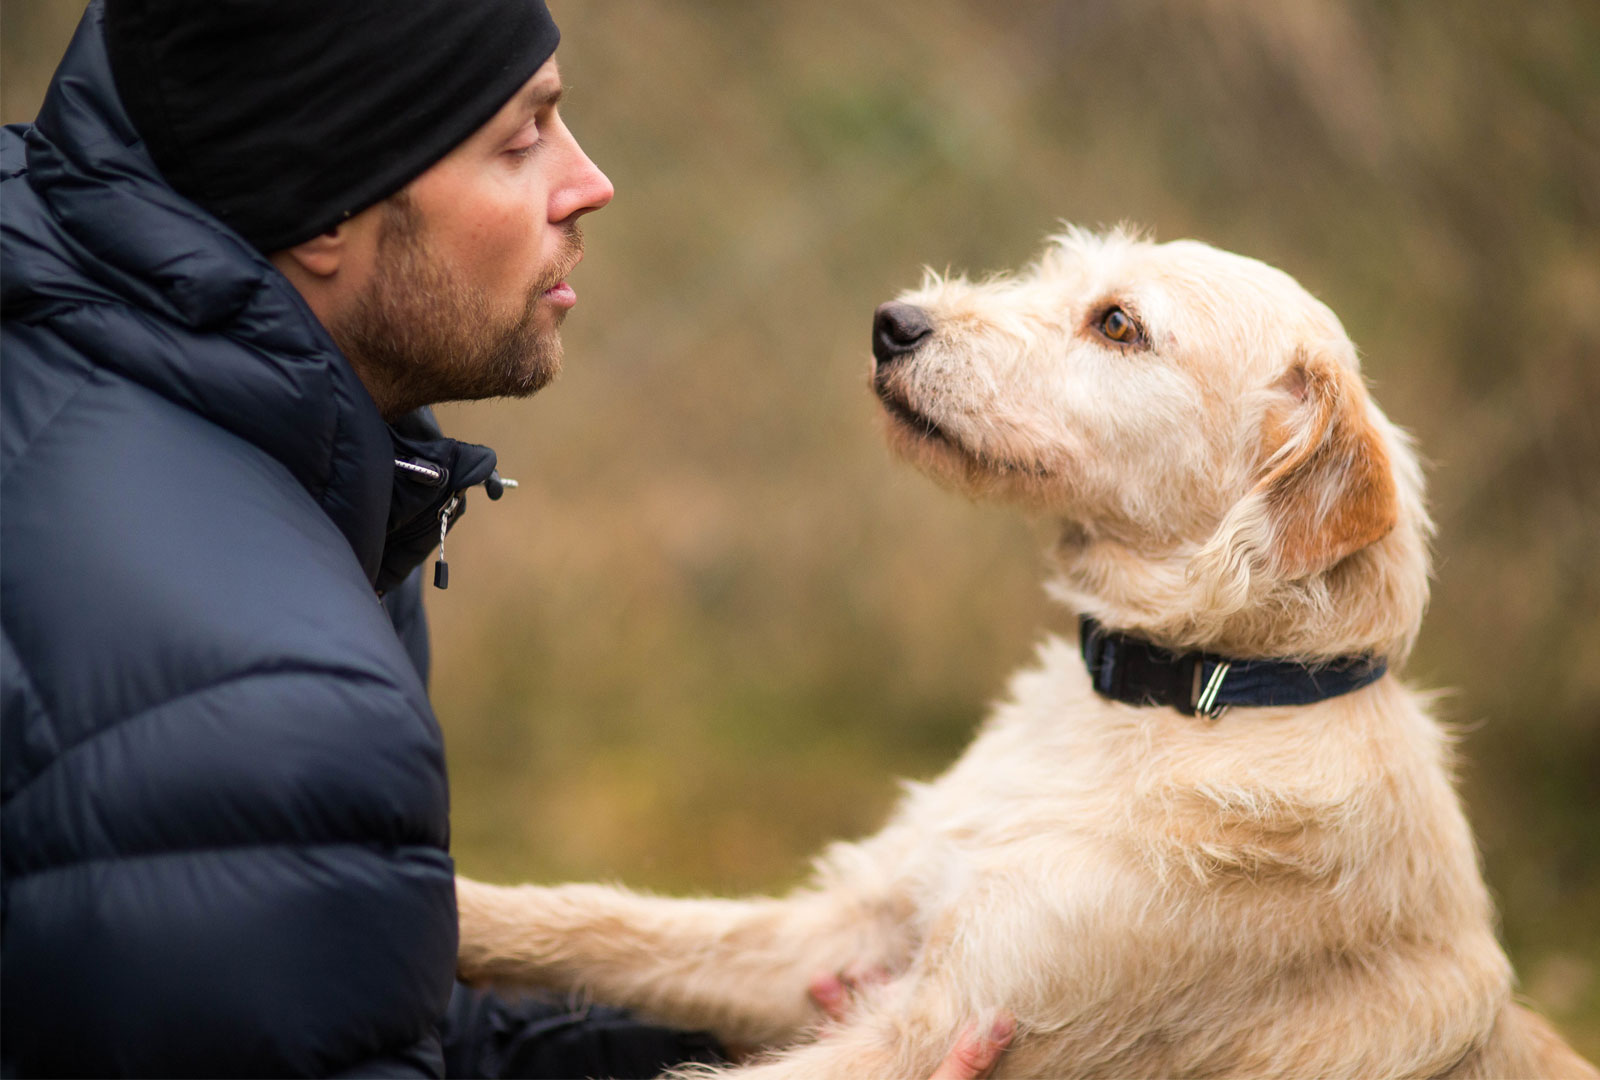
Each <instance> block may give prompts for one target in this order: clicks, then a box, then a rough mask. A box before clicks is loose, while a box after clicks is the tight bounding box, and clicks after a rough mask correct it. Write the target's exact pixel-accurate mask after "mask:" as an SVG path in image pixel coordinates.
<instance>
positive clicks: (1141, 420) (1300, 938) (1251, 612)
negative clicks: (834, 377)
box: [458, 231, 1597, 1080]
mask: <svg viewBox="0 0 1600 1080" xmlns="http://www.w3.org/2000/svg"><path fill="white" fill-rule="evenodd" d="M901 299H902V301H904V302H906V303H909V304H913V305H916V306H918V307H920V308H921V309H923V311H924V312H925V313H926V315H927V317H928V319H929V321H930V323H931V326H932V333H931V335H930V336H928V337H927V338H926V340H924V341H923V342H921V343H920V345H919V346H918V347H917V348H916V349H915V351H914V352H911V353H910V354H908V355H906V356H903V357H900V358H898V359H897V360H895V361H894V362H893V363H885V364H881V365H879V366H878V368H877V370H876V372H875V375H874V380H873V384H874V389H875V390H876V391H877V393H878V394H879V396H880V398H881V399H882V400H883V402H884V405H885V414H886V416H888V417H889V425H890V430H891V437H892V440H893V442H894V444H895V446H896V448H897V449H898V450H899V451H900V452H901V453H902V454H903V455H904V456H906V457H907V458H909V459H910V460H912V461H913V462H915V463H917V464H918V465H920V466H921V467H922V468H924V469H925V470H927V471H929V472H930V473H933V474H934V475H935V476H938V477H940V478H943V479H945V480H948V481H950V482H953V483H954V484H955V485H957V486H959V487H961V488H963V489H965V490H968V491H970V492H973V493H975V494H978V495H982V496H985V497H997V498H1000V499H1003V500H1007V501H1011V502H1016V503H1020V504H1022V505H1023V506H1024V507H1026V508H1028V509H1030V510H1032V511H1035V512H1039V513H1042V514H1044V515H1047V516H1048V517H1049V518H1050V519H1051V520H1053V521H1056V522H1059V525H1060V529H1059V535H1060V538H1061V539H1060V542H1059V544H1058V546H1057V550H1056V553H1055V554H1056V557H1057V562H1058V565H1059V577H1058V579H1057V581H1056V582H1055V583H1054V586H1053V587H1054V589H1055V591H1056V593H1057V594H1058V595H1059V597H1060V598H1061V599H1062V600H1063V601H1064V602H1065V603H1067V604H1068V605H1070V606H1071V607H1072V608H1073V609H1075V610H1076V611H1079V612H1085V613H1088V614H1092V615H1093V616H1095V617H1096V618H1097V619H1099V620H1100V621H1101V622H1102V623H1104V624H1105V625H1106V626H1108V627H1111V628H1114V629H1117V630H1121V631H1127V632H1133V633H1136V634H1140V635H1143V636H1145V637H1147V638H1149V639H1151V640H1153V641H1156V642H1158V643H1160V644H1163V645H1166V646H1169V647H1172V648H1175V649H1205V650H1207V651H1210V652H1214V653H1222V654H1226V655H1229V656H1234V657H1293V658H1299V659H1304V660H1310V661H1315V660H1319V659H1328V658H1332V657H1337V656H1345V655H1353V654H1370V655H1374V656H1380V657H1383V658H1386V659H1387V660H1388V661H1389V663H1390V665H1391V668H1393V667H1396V666H1398V665H1399V664H1400V663H1401V662H1402V661H1403V660H1404V658H1405V656H1406V653H1407V651H1408V650H1409V649H1410V647H1411V643H1412V640H1413V638H1414V637H1415V635H1416V632H1417V628H1418V624H1419V621H1420V619H1421V617H1422V611H1423V607H1424V605H1425V603H1426V600H1427V588H1428V554H1427V545H1428V538H1429V533H1430V530H1431V525H1430V523H1429V520H1428V516H1427V512H1426V510H1425V509H1424V505H1423V495H1422V478H1421V473H1420V470H1419V469H1418V467H1417V464H1416V460H1415V458H1414V456H1413V454H1412V451H1411V448H1410V446H1409V444H1408V442H1407V440H1406V438H1405V437H1404V436H1403V435H1402V434H1401V433H1400V432H1399V431H1398V430H1397V429H1396V428H1395V427H1394V426H1393V425H1391V424H1390V423H1389V421H1388V420H1386V419H1385V418H1384V416H1383V414H1382V413H1380V412H1379V411H1378V409H1377V407H1376V406H1375V405H1374V404H1373V403H1372V402H1371V401H1370V400H1369V398H1368V395H1367V392H1366V389H1365V387H1364V385H1363V383H1362V380H1361V377H1360V375H1359V374H1358V370H1357V362H1356V353H1355V350H1354V348H1353V347H1352V346H1351V344H1350V342H1349V340H1348V339H1347V338H1346V337H1345V334H1344V331H1343V329H1342V328H1341V327H1340V325H1339V322H1338V320H1337V319H1336V318H1335V317H1334V315H1333V313H1332V312H1330V311H1329V310H1328V309H1327V308H1326V307H1324V306H1323V305H1322V304H1320V303H1318V302H1317V301H1316V300H1314V299H1313V298H1312V297H1311V296H1309V295H1308V294H1307V293H1306V292H1305V291H1304V290H1302V289H1301V288H1300V287H1299V286H1298V285H1296V284H1295V282H1294V281H1292V280H1291V279H1290V278H1289V277H1288V276H1286V275H1284V274H1282V273H1280V272H1279V271H1277V270H1273V269H1271V268H1269V267H1267V266H1264V265H1262V264H1261V263H1259V262H1255V261H1253V260H1250V259H1245V258H1241V257H1238V256H1235V255H1229V254H1226V253H1224V252H1220V251H1217V250H1214V249H1212V248H1209V247H1207V246H1205V245H1203V244H1198V243H1193V242H1179V243H1171V244H1163V245H1156V244H1153V243H1148V242H1144V241H1141V240H1139V239H1137V238H1135V237H1132V236H1129V235H1127V234H1124V233H1113V234H1111V235H1109V236H1105V237H1095V236H1090V235H1087V234H1085V233H1081V232H1076V231H1074V232H1069V233H1067V234H1066V235H1065V236H1062V237H1058V238H1056V240H1055V241H1054V242H1053V243H1052V244H1051V245H1050V247H1049V248H1048V250H1047V251H1046V252H1045V254H1044V255H1043V257H1042V258H1041V259H1040V260H1039V262H1038V263H1037V264H1036V265H1035V266H1033V267H1032V268H1031V269H1030V270H1029V271H1027V272H1025V273H1023V274H1021V275H1019V276H1016V277H1009V278H1000V279H993V280H988V281H984V282H977V283H974V282H969V281H967V280H965V279H941V278H939V277H936V276H930V277H929V279H928V280H927V282H925V284H924V285H923V287H922V288H921V289H919V290H917V291H914V292H912V293H909V294H907V295H906V296H904V297H902V298H901ZM1112 309H1117V310H1120V311H1121V312H1122V313H1123V317H1125V318H1126V319H1128V320H1130V321H1131V325H1132V327H1133V330H1132V332H1131V333H1126V332H1124V328H1122V327H1120V326H1119V325H1118V324H1116V323H1115V322H1111V323H1108V322H1107V321H1106V316H1107V313H1108V312H1109V311H1111V310H1112ZM1108 329H1110V330H1112V331H1113V332H1114V334H1113V336H1120V337H1123V338H1124V340H1123V341H1120V342H1119V341H1113V340H1111V337H1110V336H1108V335H1107V333H1106V331H1107V330H1108ZM458 890H459V893H458V895H459V899H460V910H461V961H460V962H461V972H462V974H463V976H464V977H466V978H468V979H469V980H478V981H497V982H507V983H520V984H533V985H539V986H544V987H556V988H563V989H582V990H583V991H586V992H587V993H589V994H592V995H593V997H594V998H596V999H599V1000H603V1001H607V1002H614V1003H619V1004H624V1005H629V1006H633V1007H635V1008H638V1009H641V1010H643V1011H645V1012H646V1013H648V1014H650V1015H652V1016H654V1017H656V1018H658V1019H661V1020H664V1021H667V1022H670V1023H673V1024H677V1025H681V1026H686V1027H705V1028H710V1029H712V1030H714V1031H716V1032H717V1033H718V1034H720V1035H721V1036H722V1037H723V1038H724V1039H726V1040H729V1041H731V1042H734V1043H740V1044H754V1045H761V1046H768V1047H778V1048H780V1049H776V1050H774V1051H772V1052H771V1053H769V1054H767V1055H765V1056H762V1057H759V1058H757V1059H755V1060H753V1061H750V1062H747V1063H746V1064H745V1065H743V1066H741V1067H740V1070H739V1072H740V1075H749V1076H759V1077H774V1078H776V1077H795V1078H805V1080H823V1078H830V1077H833V1078H840V1080H843V1078H847V1077H849V1078H856V1077H922V1076H926V1075H928V1074H929V1073H930V1072H931V1071H932V1070H933V1069H934V1068H935V1067H936V1066H937V1065H938V1063H939V1062H940V1060H941V1059H942V1058H943V1057H944V1055H945V1054H946V1052H947V1051H948V1050H949V1049H950V1046H951V1044H952V1042H953V1041H954V1038H955V1035H956V1033H957V1032H958V1031H960V1030H962V1028H963V1027H965V1026H967V1025H968V1024H970V1023H972V1022H974V1021H982V1020H984V1019H986V1018H987V1015H988V1013H989V1011H990V1010H993V1009H996V1008H1004V1009H1005V1010H1008V1011H1009V1012H1011V1013H1012V1014H1014V1015H1015V1017H1016V1019H1017V1025H1018V1026H1017V1031H1018V1034H1017V1038H1016V1040H1015V1042H1014V1044H1013V1047H1012V1049H1011V1050H1010V1052H1009V1053H1008V1054H1007V1055H1006V1057H1005V1058H1004V1059H1003V1060H1002V1062H1001V1067H1000V1075H1004V1076H1084V1077H1089V1076H1093V1077H1131V1076H1284V1077H1360V1078H1366V1077H1379V1076H1451V1077H1490V1076H1518V1077H1527V1076H1587V1077H1594V1076H1596V1075H1597V1074H1596V1073H1595V1071H1594V1070H1593V1069H1591V1068H1590V1067H1589V1066H1588V1065H1587V1063H1585V1062H1583V1061H1582V1060H1581V1059H1580V1058H1578V1057H1577V1056H1576V1055H1575V1054H1574V1053H1573V1052H1572V1051H1571V1050H1570V1049H1568V1048H1567V1047H1566V1046H1565V1045H1564V1044H1563V1043H1562V1042H1561V1040H1560V1039H1559V1038H1558V1037H1557V1036H1556V1035H1555V1034H1554V1033H1553V1032H1552V1031H1551V1030H1550V1029H1549V1027H1547V1026H1546V1025H1545V1024H1544V1023H1543V1022H1542V1021H1541V1020H1539V1019H1538V1018H1537V1017H1535V1016H1534V1015H1533V1014H1532V1013H1530V1012H1528V1011H1526V1010H1525V1009H1523V1008H1521V1007H1519V1006H1518V1005H1516V1004H1514V1003H1513V1001H1512V974H1511V969H1510V965H1509V964H1508V962H1507V960H1506V956H1505V953H1504V952H1503V951H1502V950H1501V948H1500V945H1499V943H1498V942H1497V941H1496V940H1495V932H1494V917H1493V913H1492V911H1491V907H1490V902H1489V898H1488V896H1487V893H1486V891H1485V888H1484V884H1483V880H1482V877H1481V876H1480V874H1479V869H1478V862H1477V855H1476V852H1475V850H1474V846H1473V840H1472V836H1471V833H1470V832H1469V831H1468V827H1467V823H1466V819H1465V818H1464V816H1463V815H1462V810H1461V804H1460V802H1459V800H1458V799H1457V797H1456V793H1455V791H1454V790H1453V788H1452V783H1451V747H1450V739H1449V737H1448V735H1447V734H1446V733H1445V732H1444V731H1443V730H1442V729H1441V727H1440V725H1439V723H1438V722H1437V721H1436V720H1435V719H1434V718H1433V717H1432V715H1431V714H1430V706H1429V700H1428V698H1427V697H1426V696H1424V695H1421V694H1418V693H1417V692H1415V691H1413V690H1410V689H1408V688H1407V687H1406V686H1405V685H1404V684H1403V683H1401V681H1400V680H1399V678H1398V676H1396V675H1394V674H1392V673H1391V674H1389V675H1387V676H1385V677H1384V678H1382V679H1380V680H1378V681H1377V682H1376V683H1374V684H1372V685H1370V686H1367V687H1365V688H1363V689H1361V690H1358V691H1355V692H1353V693H1350V694H1347V695H1345V696H1343V697H1337V698H1333V699H1330V700H1327V701H1324V702H1321V703H1319V704H1315V705H1310V706H1305V707H1298V708H1236V709H1233V710H1232V711H1231V712H1228V713H1227V714H1226V715H1224V716H1222V717H1221V718H1220V719H1218V720H1215V721H1210V720H1206V719H1203V718H1199V717H1189V716H1183V715H1180V714H1179V713H1178V712H1176V711H1174V710H1171V709H1166V708H1159V707H1146V708H1139V707H1130V706H1127V705H1121V704H1116V703H1113V702H1110V701H1107V700H1104V699H1102V698H1100V697H1098V696H1096V694H1095V693H1094V692H1093V690H1092V689H1091V687H1090V684H1089V680H1088V677H1087V675H1086V672H1085V669H1084V665H1083V662H1082V660H1081V659H1080V657H1079V655H1078V650H1077V648H1076V646H1075V644H1074V643H1073V642H1070V641H1062V640H1049V641H1046V642H1045V644H1044V645H1043V646H1042V647H1041V649H1040V652H1039V657H1038V662H1037V664H1036V666H1035V667H1034V668H1033V669H1031V670H1029V671H1025V672H1024V673H1022V674H1021V675H1019V676H1018V677H1017V678H1016V679H1015V681H1014V682H1013V684H1012V686H1011V690H1010V696H1009V698H1008V700H1007V701H1006V702H1005V703H1004V704H1002V705H1001V706H1000V707H999V708H998V709H997V710H996V711H995V713H994V714H993V715H992V716H991V717H990V718H989V720H988V721H987V723H986V724H985V725H984V726H983V728H982V731H981V733H980V734H979V736H978V738H977V741H976V742H974V743H973V745H972V747H971V748H970V749H969V750H968V751H967V753H966V755H965V756H964V757H962V759H961V760H960V761H959V762H957V763H956V765H955V766H954V767H953V768H951V769H950V771H949V772H947V773H946V774H945V775H944V776H942V777H941V778H939V779H938V780H936V781H934V782H933V783H930V784H926V785H912V786H911V787H910V788H909V790H908V792H907V794H906V797H905V799H904V801H903V802H902V804H901V805H900V807H899V809H898V810H897V812H896V813H895V815H894V818H893V819H892V820H891V822H890V823H889V825H888V827H887V828H885V829H884V830H883V831H882V832H881V833H879V834H878V835H877V836H874V837H872V838H871V839H868V840H865V841H862V842H860V843H854V844H840V845H836V846H834V847H833V848H831V849H829V850H828V851H827V852H826V853H825V854H824V855H823V856H822V857H821V859H820V860H819V861H818V866H817V872H816V876H815V880H814V881H813V883H812V884H811V885H809V886H808V887H806V888H803V889H800V890H799V891H797V892H795V893H794V894H792V895H790V896H786V897H783V898H775V899H753V900H709V899H708V900H673V899H663V898H657V897H652V896H645V895H640V894H638V893H634V892H629V891H625V890H622V889H616V888H608V887H602V886H596V885H568V886H562V887H556V888H536V887H522V888H502V887H495V886H488V885H482V884H478V883H475V882H470V881H466V880H462V881H460V882H459V885H458ZM851 966H854V967H862V966H866V967H874V966H876V967H881V968H883V969H886V970H887V971H888V972H889V973H890V975H891V978H890V980H889V981H887V982H886V983H883V984H881V985H878V986H874V987H871V988H869V989H867V990H866V991H865V992H863V993H862V994H860V995H859V997H858V1000H857V1002H856V1005H855V1008H854V1009H853V1011H852V1012H851V1014H850V1015H849V1017H848V1020H847V1021H846V1022H845V1023H843V1024H842V1025H841V1026H840V1027H838V1028H837V1029H836V1030H830V1031H829V1032H828V1033H827V1034H826V1037H821V1038H818V1037H816V1030H817V1021H818V1016H817V1014H816V1013H815V1011H814V1009H813V1008H812V1006H811V1004H810V1002H809V1001H808V997H807V985H808V982H809V980H810V979H811V978H812V977H813V976H814V975H815V974H817V973H818V972H819V971H826V970H830V969H844V968H846V967H851Z"/></svg>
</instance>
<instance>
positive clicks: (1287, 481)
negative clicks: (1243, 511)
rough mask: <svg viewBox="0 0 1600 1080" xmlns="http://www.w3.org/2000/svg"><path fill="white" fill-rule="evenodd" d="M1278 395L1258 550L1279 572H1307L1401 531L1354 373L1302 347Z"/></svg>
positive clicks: (1266, 435)
mask: <svg viewBox="0 0 1600 1080" xmlns="http://www.w3.org/2000/svg"><path fill="white" fill-rule="evenodd" d="M1270 393H1271V395H1272V398H1271V402H1270V404H1269V406H1268V409H1267V414H1266V418H1265V422H1264V424H1263V426H1262V442H1261V457H1262V461H1263V465H1262V475H1261V477H1260V479H1259V480H1258V481H1257V483H1256V485H1255V488H1254V490H1252V492H1251V496H1252V497H1254V498H1257V499H1259V500H1260V505H1261V508H1262V510H1263V511H1264V516H1265V525H1266V526H1267V530H1268V533H1269V535H1268V536H1267V537H1265V538H1263V539H1264V540H1265V544H1264V545H1262V549H1259V550H1261V553H1262V554H1265V555H1266V556H1267V558H1268V559H1269V560H1270V561H1271V563H1272V565H1273V569H1274V570H1276V571H1277V575H1278V576H1280V577H1284V578H1300V577H1306V576H1308V575H1311V574H1315V573H1317V572H1319V571H1322V570H1326V569H1328V568H1329V567H1331V566H1333V565H1334V564H1335V563H1337V562H1339V561H1340V560H1341V559H1344V558H1345V557H1346V556H1348V555H1350V554H1352V553H1354V552H1357V551H1360V550H1361V549H1362V548H1364V547H1366V546H1367V545H1369V544H1372V543H1374V542H1376V541H1378V540H1380V539H1382V538H1383V537H1384V536H1386V535H1387V534H1388V533H1389V531H1390V530H1391V529H1393V528H1394V526H1395V521H1396V519H1397V518H1398V516H1399V503H1398V500H1397V497H1396V493H1395V482H1394V475H1393V473H1392V471H1391V469H1390V464H1389V455H1388V452H1387V451H1386V450H1385V449H1384V444H1383V438H1382V436H1381V435H1380V434H1379V433H1378V430H1377V429H1376V428H1375V427H1374V426H1373V423H1372V420H1371V419H1370V418H1369V415H1368V409H1367V392H1366V387H1364V386H1363V385H1362V384H1361V378H1360V376H1358V375H1357V374H1356V373H1355V372H1354V371H1351V370H1350V369H1349V368H1347V367H1345V366H1344V365H1343V364H1340V363H1339V362H1338V361H1337V360H1335V359H1334V358H1332V357H1330V356H1327V355H1325V354H1322V353H1318V352H1314V351H1311V350H1306V349H1302V350H1300V351H1299V352H1297V353H1296V355H1295V358H1294V360H1293V361H1292V362H1291V363H1290V365H1289V367H1288V369H1287V370H1286V371H1285V372H1284V373H1283V374H1282V375H1280V376H1279V377H1278V378H1277V379H1276V380H1275V381H1274V382H1273V384H1272V386H1271V387H1270Z"/></svg>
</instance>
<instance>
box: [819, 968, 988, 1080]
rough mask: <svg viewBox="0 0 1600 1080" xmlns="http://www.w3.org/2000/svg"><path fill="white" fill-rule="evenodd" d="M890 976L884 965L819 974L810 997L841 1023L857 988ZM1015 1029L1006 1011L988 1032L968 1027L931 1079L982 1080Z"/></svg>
mask: <svg viewBox="0 0 1600 1080" xmlns="http://www.w3.org/2000/svg"><path fill="white" fill-rule="evenodd" d="M888 979H889V973H888V972H887V971H885V970H883V969H882V968H862V969H857V968H851V969H849V970H846V971H842V972H839V973H838V974H833V973H829V974H826V975H818V976H817V977H816V978H815V979H812V980H811V986H810V988H809V989H810V992H811V1000H812V1001H814V1002H816V1005H817V1008H819V1009H821V1010H822V1011H823V1012H824V1013H826V1014H827V1016H828V1019H829V1020H831V1021H833V1022H834V1023H839V1022H840V1021H842V1020H844V1018H845V1016H846V1014H848V1013H849V1011H850V1005H851V1001H852V998H853V997H854V996H855V994H856V992H857V991H858V990H860V989H861V988H863V987H866V986H870V985H872V984H874V983H882V982H887V981H888ZM1015 1032H1016V1022H1015V1021H1014V1020H1013V1019H1012V1018H1011V1017H1009V1016H1007V1015H1005V1014H1004V1013H1002V1014H1001V1015H999V1016H997V1017H995V1020H994V1023H993V1024H991V1025H990V1027H989V1030H988V1031H987V1032H984V1033H980V1032H979V1030H978V1027H977V1025H973V1026H972V1027H969V1028H968V1029H967V1030H965V1031H963V1032H962V1033H961V1038H960V1039H958V1040H956V1045H955V1049H953V1050H951V1051H950V1056H949V1057H947V1058H945V1059H944V1062H943V1064H941V1065H940V1066H939V1067H938V1068H937V1069H935V1070H934V1073H933V1075H932V1076H930V1077H929V1078H928V1080H983V1078H984V1077H986V1076H988V1075H990V1074H991V1073H992V1072H993V1071H994V1067H995V1065H997V1064H998V1063H999V1061H1000V1055H1001V1053H1002V1052H1004V1050H1005V1048H1006V1047H1007V1046H1008V1045H1010V1043H1011V1036H1012V1035H1013V1034H1014V1033H1015Z"/></svg>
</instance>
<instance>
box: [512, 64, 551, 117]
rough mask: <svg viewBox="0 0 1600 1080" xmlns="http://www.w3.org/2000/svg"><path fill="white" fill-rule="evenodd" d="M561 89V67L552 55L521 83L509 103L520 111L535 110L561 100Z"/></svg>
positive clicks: (529, 111) (528, 111)
mask: <svg viewBox="0 0 1600 1080" xmlns="http://www.w3.org/2000/svg"><path fill="white" fill-rule="evenodd" d="M563 90H564V87H563V86H562V84H561V69H560V67H558V66H557V65H556V58H555V57H553V56H552V57H551V58H550V59H548V60H546V61H545V62H544V64H543V65H542V66H541V67H540V68H539V70H538V71H536V72H534V73H533V77H532V78H531V79H529V80H528V81H527V82H525V83H523V84H522V89H520V90H518V91H517V92H516V94H515V95H513V96H512V99H511V101H510V102H509V104H510V105H511V107H513V108H515V109H517V110H518V111H520V112H525V113H531V112H537V111H538V110H540V109H543V108H548V107H549V106H551V105H554V104H555V103H556V102H557V101H559V100H561V94H562V91H563Z"/></svg>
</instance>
